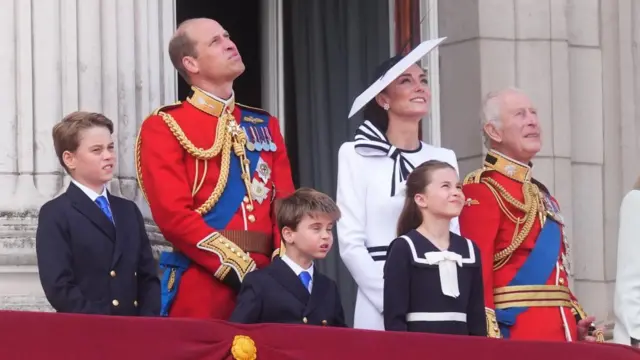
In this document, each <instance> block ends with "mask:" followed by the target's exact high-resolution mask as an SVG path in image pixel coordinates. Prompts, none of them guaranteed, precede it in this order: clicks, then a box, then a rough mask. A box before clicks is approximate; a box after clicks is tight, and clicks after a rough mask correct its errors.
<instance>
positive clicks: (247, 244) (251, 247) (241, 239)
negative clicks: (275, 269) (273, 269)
mask: <svg viewBox="0 0 640 360" xmlns="http://www.w3.org/2000/svg"><path fill="white" fill-rule="evenodd" d="M220 235H222V236H224V237H226V238H227V239H229V241H231V242H232V243H234V244H236V245H237V246H238V247H239V248H240V249H241V250H242V251H244V252H248V253H259V254H264V255H266V256H269V257H270V256H271V253H272V252H273V242H272V239H273V237H272V235H271V234H265V233H263V232H259V231H244V230H222V231H220Z"/></svg>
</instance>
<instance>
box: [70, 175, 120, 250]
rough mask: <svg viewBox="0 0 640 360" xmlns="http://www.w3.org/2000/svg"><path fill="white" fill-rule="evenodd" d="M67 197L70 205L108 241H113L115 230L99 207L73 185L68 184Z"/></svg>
mask: <svg viewBox="0 0 640 360" xmlns="http://www.w3.org/2000/svg"><path fill="white" fill-rule="evenodd" d="M67 195H68V196H69V198H70V199H71V204H72V206H73V207H74V208H76V210H78V211H79V212H80V213H81V214H82V215H84V216H85V217H86V218H87V219H89V220H90V221H91V222H92V223H93V224H94V225H95V226H96V227H97V228H98V229H100V230H101V231H102V232H103V233H104V234H105V235H107V237H109V239H110V240H112V241H115V239H116V229H115V226H113V223H112V222H111V221H110V220H109V218H108V217H107V215H105V214H104V213H103V212H102V210H100V207H98V205H97V204H95V203H94V202H93V201H91V199H90V198H89V197H88V196H87V194H85V193H84V192H82V190H80V188H78V187H77V186H76V185H75V184H73V183H71V184H69V187H68V188H67Z"/></svg>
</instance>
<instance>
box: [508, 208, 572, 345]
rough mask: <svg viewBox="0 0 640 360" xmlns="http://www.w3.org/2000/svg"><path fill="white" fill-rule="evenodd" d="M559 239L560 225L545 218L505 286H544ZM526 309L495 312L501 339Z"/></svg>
mask: <svg viewBox="0 0 640 360" xmlns="http://www.w3.org/2000/svg"><path fill="white" fill-rule="evenodd" d="M561 239H562V232H561V230H560V224H558V223H557V222H555V221H554V220H552V219H550V218H547V221H546V222H545V224H544V227H543V228H542V231H540V234H539V235H538V238H537V239H536V244H535V246H534V248H533V250H532V251H531V254H529V257H528V258H527V260H526V261H525V262H524V264H523V265H522V267H521V268H520V269H519V270H518V272H517V273H516V276H514V278H513V279H512V280H511V282H509V284H508V285H507V286H520V285H544V284H546V283H547V280H548V279H549V276H551V274H552V272H553V269H554V268H555V266H556V262H557V261H558V254H560V247H561V244H562V240H561ZM527 309H528V307H512V308H508V309H497V310H496V318H497V320H498V324H499V325H500V332H501V333H502V337H503V338H505V339H508V338H509V336H510V332H509V329H510V327H511V326H513V324H515V322H516V318H517V316H518V315H520V314H521V313H523V312H524V311H526V310H527Z"/></svg>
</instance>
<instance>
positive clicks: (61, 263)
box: [36, 183, 160, 316]
mask: <svg viewBox="0 0 640 360" xmlns="http://www.w3.org/2000/svg"><path fill="white" fill-rule="evenodd" d="M108 199H109V204H110V207H111V212H112V214H113V218H114V221H115V225H114V224H113V223H112V222H111V221H110V220H109V218H108V217H107V216H106V215H105V214H104V213H103V212H102V210H101V209H100V208H99V207H98V205H97V204H95V203H94V202H93V201H91V199H90V198H89V197H88V196H87V195H86V194H85V193H84V192H83V191H82V190H81V189H80V188H78V187H77V186H76V185H74V184H73V183H71V184H70V185H69V188H68V189H67V191H66V192H65V193H64V194H62V195H60V196H59V197H57V198H55V199H53V200H51V201H49V202H47V203H46V204H44V205H43V206H42V208H40V214H39V217H38V230H37V232H36V254H37V257H38V271H39V273H40V282H41V283H42V287H43V289H44V293H45V295H46V296H47V300H49V303H50V304H51V306H53V308H54V309H55V310H57V311H58V312H64V313H83V314H102V315H122V316H137V315H140V316H155V315H159V313H160V281H159V279H158V272H157V267H156V262H155V260H154V258H153V255H152V251H151V245H150V243H149V238H148V236H147V233H146V231H145V227H144V221H143V218H142V214H141V213H140V210H139V209H138V207H137V206H136V204H135V203H134V202H132V201H129V200H127V199H123V198H120V197H117V196H113V195H111V194H108Z"/></svg>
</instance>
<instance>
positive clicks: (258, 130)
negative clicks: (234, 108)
mask: <svg viewBox="0 0 640 360" xmlns="http://www.w3.org/2000/svg"><path fill="white" fill-rule="evenodd" d="M242 130H243V131H244V133H245V135H247V145H246V146H247V150H249V151H271V152H275V151H276V150H278V147H277V146H276V144H275V143H274V142H273V139H272V138H271V134H270V133H269V129H267V127H266V126H261V127H256V126H247V127H244V126H243V127H242Z"/></svg>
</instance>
